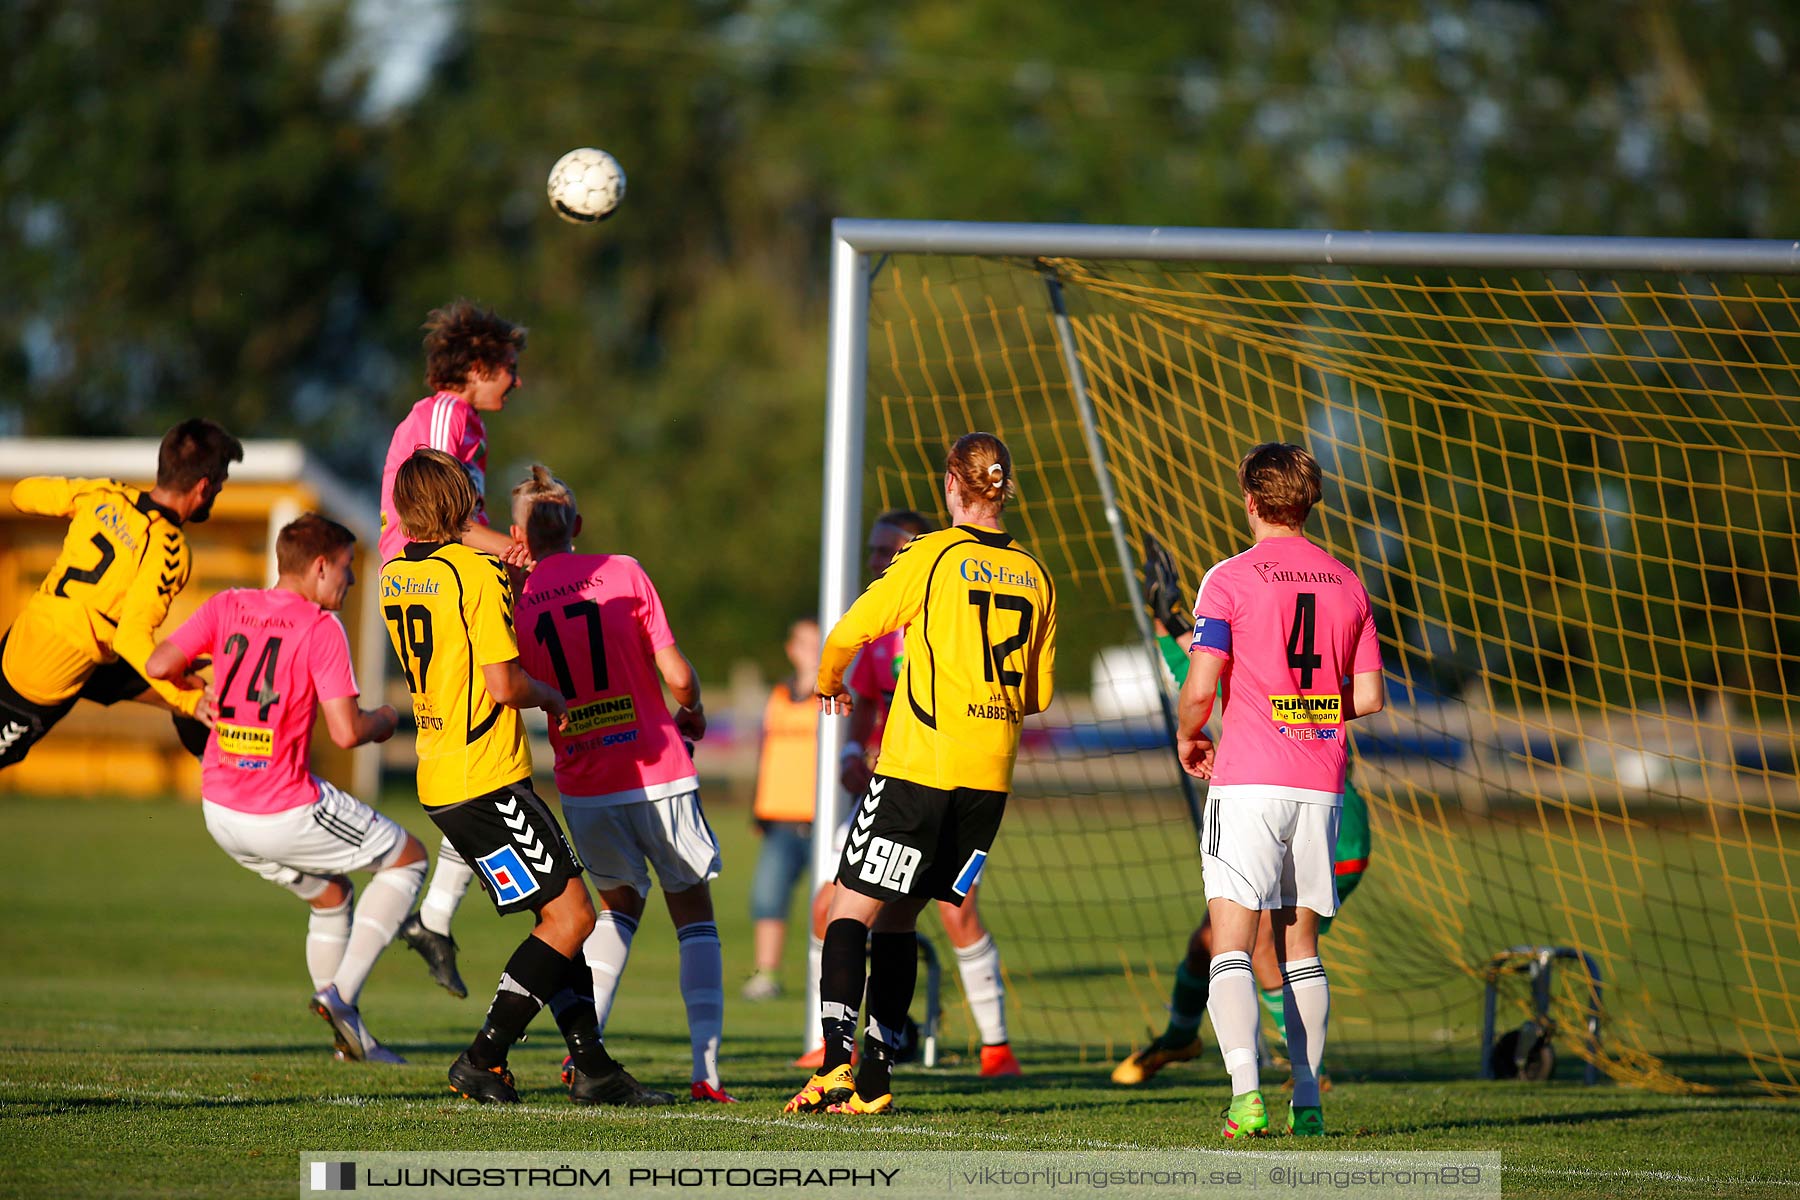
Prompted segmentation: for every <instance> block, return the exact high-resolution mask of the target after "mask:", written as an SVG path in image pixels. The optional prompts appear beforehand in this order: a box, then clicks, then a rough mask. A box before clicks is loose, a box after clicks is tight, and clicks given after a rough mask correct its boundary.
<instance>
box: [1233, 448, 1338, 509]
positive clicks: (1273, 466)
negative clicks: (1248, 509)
mask: <svg viewBox="0 0 1800 1200" xmlns="http://www.w3.org/2000/svg"><path fill="white" fill-rule="evenodd" d="M1238 486H1240V487H1242V488H1243V489H1244V494H1245V495H1246V496H1249V497H1250V498H1251V499H1253V500H1255V501H1256V514H1257V516H1259V517H1261V518H1262V519H1263V520H1264V521H1267V522H1268V523H1269V524H1271V525H1285V526H1287V527H1289V528H1292V529H1298V528H1300V526H1302V525H1304V524H1306V518H1307V515H1308V514H1309V513H1311V512H1312V510H1313V505H1315V504H1317V503H1318V502H1319V501H1320V499H1321V498H1322V497H1323V496H1324V495H1325V485H1324V473H1323V472H1321V471H1320V470H1319V460H1318V459H1316V458H1314V457H1313V456H1312V455H1311V454H1309V453H1307V451H1306V449H1305V447H1303V446H1295V445H1293V444H1291V443H1288V442H1264V443H1263V444H1262V445H1260V446H1257V447H1255V448H1254V449H1252V450H1251V451H1250V453H1248V454H1246V455H1244V458H1243V461H1242V462H1240V463H1238Z"/></svg>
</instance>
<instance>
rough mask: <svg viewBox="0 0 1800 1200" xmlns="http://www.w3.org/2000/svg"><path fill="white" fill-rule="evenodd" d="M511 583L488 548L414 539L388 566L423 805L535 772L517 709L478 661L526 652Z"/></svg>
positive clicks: (392, 621) (390, 609)
mask: <svg viewBox="0 0 1800 1200" xmlns="http://www.w3.org/2000/svg"><path fill="white" fill-rule="evenodd" d="M512 609H513V596H512V583H511V581H510V580H509V579H508V578H507V574H506V567H505V566H504V565H502V564H501V562H500V560H499V559H497V558H495V557H494V556H493V555H491V554H484V553H483V552H481V551H480V550H471V549H470V548H469V547H467V546H464V545H462V544H461V543H458V542H449V543H443V544H436V543H431V542H410V543H408V544H407V546H406V549H405V550H404V551H402V552H401V554H400V556H399V557H398V558H392V559H389V560H388V562H387V563H386V564H385V565H384V566H383V567H382V568H381V616H382V621H383V622H384V623H385V624H386V625H387V631H388V638H389V639H390V640H391V641H392V642H393V644H394V654H395V655H396V656H397V657H398V658H399V660H400V673H401V675H402V676H403V677H404V678H405V680H406V686H407V687H408V689H410V690H411V692H412V698H413V717H414V719H415V720H416V721H417V722H418V726H419V741H418V754H419V803H421V804H423V805H424V806H425V807H426V808H442V807H443V806H444V805H447V804H461V803H462V802H463V801H464V800H472V799H474V798H475V797H476V796H480V795H484V794H486V793H488V792H491V791H493V790H495V789H496V788H502V787H505V786H507V785H508V784H513V783H518V782H519V781H520V780H522V779H529V778H530V777H531V751H530V749H529V748H527V746H526V744H525V724H524V722H523V721H521V720H520V719H519V713H518V710H517V709H512V708H508V707H506V706H505V705H504V704H500V703H498V702H496V701H495V700H494V698H493V697H492V696H490V695H488V690H487V681H486V680H485V679H484V678H483V677H482V672H481V668H482V667H484V666H490V665H493V664H495V663H503V662H509V661H511V660H513V659H516V658H518V657H519V642H518V638H517V637H516V635H515V634H514V633H513V612H512Z"/></svg>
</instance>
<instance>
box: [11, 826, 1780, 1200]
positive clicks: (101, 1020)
mask: <svg viewBox="0 0 1800 1200" xmlns="http://www.w3.org/2000/svg"><path fill="white" fill-rule="evenodd" d="M389 811H390V812H393V813H395V814H396V815H398V816H399V817H400V818H401V819H402V821H403V822H405V823H406V824H407V825H409V826H411V827H412V828H414V829H416V830H421V831H423V830H425V829H426V828H427V822H425V821H424V819H423V817H422V815H421V814H420V813H418V811H417V810H416V809H414V808H411V807H410V806H405V805H401V804H398V803H396V804H393V805H391V806H390V807H389ZM0 812H3V813H4V828H5V830H6V832H7V835H8V838H9V840H10V842H11V843H12V844H13V845H14V847H15V848H16V850H17V851H19V853H18V854H17V855H16V857H15V860H14V865H13V869H12V870H11V871H9V872H8V873H7V874H6V876H5V879H4V881H0V912H4V913H5V920H4V921H3V922H0V961H4V962H5V964H6V970H5V981H6V986H5V989H4V991H3V992H0V995H3V996H4V999H3V1000H0V1017H3V1018H4V1030H5V1033H4V1041H5V1065H4V1067H0V1163H3V1164H4V1170H0V1193H3V1194H5V1195H33V1196H64V1195H67V1196H94V1195H154V1194H166V1195H182V1196H189V1195H203V1196H205V1195H220V1196H225V1195H230V1196H238V1195H291V1194H292V1192H293V1189H294V1186H295V1180H296V1172H297V1170H298V1165H297V1164H298V1158H297V1156H298V1155H299V1154H300V1153H302V1152H304V1151H309V1150H312V1151H330V1150H359V1149H360V1150H374V1149H393V1150H406V1149H421V1150H423V1149H462V1150H489V1149H518V1150H563V1151H570V1150H584V1149H598V1148H606V1149H619V1150H625V1149H702V1148H716V1149H757V1150H784V1149H786V1150H831V1149H840V1150H841V1149H853V1148H855V1147H856V1146H858V1145H859V1144H863V1143H864V1141H865V1139H868V1138H869V1137H870V1136H871V1134H872V1133H874V1134H878V1135H879V1142H880V1145H881V1146H882V1147H883V1148H885V1149H953V1148H960V1149H983V1148H1009V1149H1020V1150H1023V1149H1057V1148H1104V1147H1112V1146H1119V1147H1155V1148H1181V1147H1189V1146H1202V1147H1213V1146H1216V1145H1217V1144H1218V1142H1217V1138H1216V1131H1217V1125H1218V1121H1217V1116H1216V1114H1217V1113H1218V1111H1219V1109H1220V1107H1221V1106H1222V1105H1223V1103H1224V1101H1225V1098H1226V1097H1225V1088H1224V1086H1223V1081H1222V1073H1221V1070H1220V1068H1219V1066H1218V1063H1217V1059H1216V1055H1215V1054H1214V1053H1212V1052H1211V1051H1210V1050H1209V1052H1208V1054H1207V1055H1206V1056H1205V1057H1204V1058H1203V1059H1202V1060H1201V1061H1199V1062H1197V1063H1194V1064H1189V1065H1188V1066H1186V1067H1182V1068H1175V1069H1172V1070H1170V1071H1168V1072H1165V1073H1164V1075H1163V1076H1161V1077H1159V1078H1158V1079H1156V1080H1155V1081H1153V1082H1152V1083H1151V1084H1149V1085H1146V1086H1145V1087H1143V1088H1141V1089H1137V1090H1133V1091H1130V1092H1126V1091H1123V1090H1120V1089H1116V1088H1113V1087H1111V1086H1110V1085H1109V1084H1108V1082H1107V1078H1106V1073H1107V1066H1108V1064H1105V1063H1102V1062H1099V1061H1089V1062H1088V1063H1086V1064H1083V1063H1081V1062H1079V1061H1076V1060H1075V1058H1074V1057H1073V1056H1072V1055H1070V1054H1068V1053H1066V1052H1065V1051H1062V1050H1059V1049H1057V1048H1055V1047H1046V1046H1043V1045H1035V1044H1033V1043H1031V1042H1029V1041H1026V1040H1024V1039H1023V1038H1021V1040H1020V1044H1019V1045H1018V1050H1019V1053H1020V1056H1021V1058H1022V1059H1023V1060H1024V1062H1025V1066H1026V1070H1027V1072H1028V1074H1027V1075H1026V1077H1025V1078H1024V1079H1022V1080H1017V1081H1003V1082H1000V1083H989V1082H985V1081H982V1080H980V1079H979V1078H978V1076H977V1075H976V1073H975V1071H974V1068H973V1066H972V1064H971V1063H970V1062H968V1061H966V1058H965V1056H963V1055H960V1054H953V1055H952V1056H951V1060H950V1061H949V1062H948V1063H947V1064H946V1065H944V1066H942V1067H940V1068H939V1069H937V1070H934V1071H922V1070H917V1069H910V1070H908V1071H906V1072H905V1073H904V1074H903V1075H902V1076H901V1077H900V1079H899V1080H898V1082H897V1088H896V1090H897V1094H898V1095H899V1097H900V1100H901V1102H902V1104H903V1106H904V1107H903V1108H902V1110H901V1111H899V1112H896V1113H894V1114H893V1115H891V1116H887V1117H883V1118H879V1119H876V1120H873V1121H868V1122H863V1123H859V1124H855V1125H850V1124H846V1123H844V1122H841V1121H838V1120H834V1119H830V1118H808V1119H793V1118H784V1117H782V1116H781V1114H780V1107H781V1103H782V1101H783V1100H785V1099H786V1097H787V1096H788V1095H789V1094H791V1092H792V1091H793V1089H794V1088H795V1087H796V1086H798V1084H799V1083H800V1082H801V1081H802V1074H803V1073H802V1072H799V1071H796V1070H794V1069H792V1068H790V1067H789V1066H787V1063H788V1061H789V1059H791V1057H792V1056H793V1053H794V1052H795V1049H796V1042H797V1039H798V1035H799V1026H800V1015H799V1013H798V1005H797V1003H796V1002H794V1001H791V1000H790V1001H780V1002H775V1003H771V1004H761V1005H752V1004H747V1003H744V1002H742V1001H738V1000H737V999H736V991H735V989H736V986H737V984H738V982H739V981H740V980H741V979H742V978H743V976H744V975H745V974H747V972H748V969H749V965H750V964H749V928H748V917H747V915H746V911H745V909H746V905H745V902H744V895H745V891H746V889H747V887H748V877H749V873H750V866H751V863H752V861H753V859H754V855H755V843H754V839H753V838H752V837H751V836H750V834H749V833H748V831H747V829H746V825H745V821H744V816H743V813H742V811H741V810H732V809H724V810H722V811H715V812H714V814H713V816H714V824H715V826H716V827H717V829H718V832H719V834H720V837H721V840H722V841H723V842H724V843H725V846H724V849H725V862H726V874H725V876H724V877H723V878H722V879H721V880H720V881H719V883H718V884H717V885H716V895H717V896H718V897H719V901H720V903H719V905H718V907H719V923H720V927H721V932H722V934H723V937H724V940H725V952H726V976H727V986H728V988H730V989H731V992H730V1000H729V1002H728V1003H729V1007H728V1013H727V1031H726V1032H727V1038H726V1044H725V1058H724V1073H725V1079H726V1082H727V1085H728V1086H729V1087H731V1088H732V1090H734V1091H735V1092H737V1093H738V1094H739V1095H740V1096H742V1097H743V1098H744V1100H745V1103H743V1104H741V1105H738V1106H736V1107H734V1108H730V1109H723V1110H722V1109H712V1108H707V1109H702V1108H699V1107H697V1106H691V1105H682V1106H680V1107H678V1108H677V1109H675V1110H673V1111H670V1112H661V1113H655V1114H649V1115H639V1114H628V1113H619V1112H610V1111H590V1110H577V1109H575V1108H573V1107H572V1106H570V1105H569V1104H568V1102H567V1101H566V1099H564V1098H563V1096H562V1095H561V1092H560V1089H559V1088H558V1086H557V1085H556V1079H555V1072H556V1066H557V1063H558V1062H559V1061H560V1059H561V1056H562V1050H561V1048H560V1045H559V1044H558V1043H557V1040H556V1037H555V1033H554V1028H553V1026H551V1025H550V1023H549V1022H548V1021H542V1022H541V1023H540V1026H541V1027H540V1028H539V1029H538V1032H537V1035H536V1036H535V1037H534V1038H533V1039H532V1040H531V1041H530V1042H529V1043H527V1044H526V1045H524V1046H521V1047H520V1048H519V1049H518V1050H517V1051H516V1052H515V1054H514V1057H513V1064H512V1065H513V1067H514V1070H515V1071H516V1073H517V1074H518V1076H519V1082H520V1085H521V1091H522V1093H523V1094H524V1096H525V1099H526V1101H527V1103H526V1104H525V1105H523V1106H521V1107H520V1108H518V1109H508V1110H505V1111H496V1110H492V1109H478V1108H476V1107H474V1106H472V1105H468V1104H465V1103H462V1102H460V1101H456V1100H455V1099H453V1098H452V1097H451V1096H450V1095H449V1093H448V1092H447V1090H446V1089H445V1086H444V1069H445V1067H446V1066H447V1065H448V1063H449V1061H450V1059H451V1058H452V1057H454V1055H455V1054H456V1052H457V1051H458V1049H460V1047H461V1046H462V1045H463V1044H464V1043H465V1042H466V1041H467V1039H468V1037H469V1035H470V1034H471V1033H472V1032H473V1030H474V1029H475V1027H476V1025H477V1024H478V1023H479V1021H480V1019H481V1012H482V1008H483V1006H484V1002H485V999H486V991H487V989H488V988H489V987H491V985H492V981H493V978H494V976H495V974H496V973H497V971H498V968H499V966H500V964H501V963H502V962H503V961H504V958H505V955H506V954H507V953H508V951H509V950H510V947H511V946H512V945H513V944H515V943H516V942H517V939H518V938H519V937H521V936H523V934H524V932H525V922H524V921H523V919H520V918H514V919H511V920H507V921H502V920H500V919H499V918H497V917H495V916H494V915H493V913H492V911H491V909H490V908H489V907H488V906H487V904H486V902H485V901H484V900H482V899H481V898H480V897H479V896H475V897H472V898H471V902H470V903H469V904H468V905H466V906H465V907H464V909H463V912H462V914H461V915H460V916H459V918H458V926H457V935H458V938H459V940H460V941H461V942H462V944H463V969H464V974H465V976H466V977H468V979H469V982H470V985H471V987H472V988H474V989H476V991H477V992H478V993H479V994H478V995H476V996H474V997H472V998H471V999H469V1000H467V1001H461V1002H459V1001H456V1000H453V999H452V998H450V997H449V996H447V995H446V994H445V993H443V992H441V991H439V990H438V989H436V988H435V987H433V986H432V985H431V984H430V983H429V981H428V980H427V979H426V976H425V973H424V971H423V969H422V966H421V964H420V963H419V962H418V960H417V959H416V958H415V957H413V956H412V955H411V954H410V953H408V952H407V951H406V950H405V949H404V948H397V949H395V950H393V951H390V953H389V954H388V955H387V956H386V957H384V958H383V960H382V961H381V963H380V964H378V966H377V968H376V971H375V975H374V978H373V979H372V980H371V981H370V983H369V986H368V988H367V990H366V992H365V993H364V1004H363V1008H364V1013H365V1015H366V1017H367V1019H368V1021H369V1023H370V1026H371V1028H372V1029H373V1030H374V1031H375V1032H376V1034H377V1035H378V1036H380V1037H381V1038H382V1039H383V1040H384V1041H386V1042H387V1043H388V1044H389V1045H392V1046H394V1047H395V1048H396V1049H398V1050H400V1051H401V1052H402V1053H404V1054H406V1055H407V1056H408V1057H409V1058H410V1059H411V1060H412V1063H411V1065H409V1066H406V1067H400V1068H387V1069H382V1068H370V1067H361V1066H353V1065H347V1064H339V1063H336V1062H333V1061H332V1059H331V1056H330V1046H329V1039H328V1037H327V1036H326V1031H325V1028H324V1026H323V1023H322V1022H320V1021H319V1020H318V1019H317V1018H316V1017H314V1016H313V1015H312V1014H311V1013H310V1012H308V1011H307V1010H306V1006H305V1000H306V995H307V992H308V990H309V985H308V984H307V981H306V976H305V970H304V964H303V960H302V954H301V939H302V937H303V932H304V926H305V918H304V912H303V910H302V908H301V906H300V904H299V903H298V902H297V901H296V900H294V899H293V898H292V897H291V896H289V895H288V894H287V893H285V892H282V891H280V890H278V889H276V888H273V887H270V886H268V885H267V884H264V883H262V882H261V881H260V880H258V879H256V878H255V877H253V876H251V875H250V874H249V873H247V872H245V871H243V870H241V869H240V868H238V867H236V866H235V865H234V864H232V863H231V862H230V861H229V860H228V859H227V858H226V857H225V856H224V855H223V854H222V853H221V852H219V850H218V849H217V848H216V847H215V846H214V845H213V844H212V842H211V840H210V839H209V838H208V837H207V836H206V832H205V830H204V828H203V826H202V825H201V822H200V815H199V813H198V811H197V810H196V809H195V808H193V807H189V806H181V805H174V804H125V803H111V802H91V803H71V802H67V801H54V802H52V801H38V800H19V799H9V800H6V801H4V802H0ZM789 949H790V953H789V964H790V969H789V972H788V974H789V977H790V979H796V978H797V977H798V975H799V973H800V969H799V966H798V964H799V962H800V961H801V952H802V947H801V946H800V945H799V944H795V945H791V946H790V948H789ZM1177 952H1178V947H1176V946H1171V947H1170V954H1171V956H1173V954H1175V953H1177ZM675 967H676V956H675V953H674V937H673V934H672V931H671V930H670V928H669V925H668V918H667V916H666V915H665V914H663V913H662V911H661V910H660V909H659V908H653V909H652V911H651V913H650V914H649V915H648V916H647V917H646V920H645V921H644V925H643V928H642V930H641V931H640V933H639V934H638V939H637V943H636V953H635V955H634V957H633V959H632V962H631V967H630V970H629V973H628V975H627V978H626V982H625V986H624V988H623V990H622V993H621V996H620V1000H619V1003H618V1005H617V1007H616V1008H615V1010H614V1014H613V1019H612V1027H611V1029H610V1031H609V1033H610V1037H609V1044H610V1046H611V1047H612V1049H613V1050H614V1052H615V1053H616V1054H617V1055H619V1056H620V1057H621V1058H622V1059H624V1060H625V1061H626V1062H627V1063H628V1065H630V1066H631V1067H632V1069H633V1070H634V1072H635V1073H637V1074H638V1075H639V1077H640V1078H643V1079H645V1080H646V1081H647V1082H652V1083H657V1084H661V1085H663V1086H671V1087H674V1086H678V1085H685V1082H686V1080H687V1078H688V1075H687V1068H688V1054H687V1042H686V1035H685V1027H684V1024H683V1019H682V1013H681V1005H680V1001H679V993H678V988H677V983H676V970H675ZM1345 1003H1346V1004H1348V1003H1350V1001H1348V1000H1346V1001H1345ZM1129 1035H1130V1031H1125V1033H1124V1034H1123V1036H1127V1037H1128V1036H1129ZM958 1046H959V1047H960V1041H959V1042H958ZM1447 1073H1448V1072H1444V1071H1437V1072H1433V1073H1432V1074H1433V1076H1434V1077H1433V1078H1432V1079H1430V1080H1429V1081H1418V1080H1412V1081H1408V1080H1395V1079H1386V1078H1383V1079H1379V1080H1377V1079H1361V1080H1359V1079H1357V1078H1355V1077H1354V1075H1355V1073H1354V1072H1349V1073H1347V1074H1348V1076H1349V1077H1347V1078H1343V1079H1340V1081H1339V1083H1338V1086H1337V1087H1336V1088H1335V1089H1334V1090H1333V1091H1332V1092H1331V1093H1330V1094H1329V1095H1328V1097H1327V1109H1326V1112H1327V1116H1328V1119H1329V1121H1330V1123H1331V1127H1332V1129H1333V1131H1334V1132H1333V1135H1332V1136H1331V1137H1330V1138H1329V1139H1328V1140H1327V1142H1326V1143H1325V1145H1326V1147H1328V1148H1338V1149H1350V1148H1354V1149H1357V1150H1364V1151H1366V1150H1498V1151H1501V1152H1503V1153H1504V1154H1505V1156H1506V1159H1505V1161H1506V1176H1505V1178H1506V1191H1507V1194H1508V1195H1509V1196H1511V1195H1555V1196H1564V1195H1570V1196H1576V1195H1596V1196H1598V1195H1605V1196H1611V1195H1634V1196H1638V1195H1643V1196H1675V1195H1690V1194H1692V1193H1694V1192H1695V1191H1697V1190H1702V1189H1704V1190H1706V1191H1709V1192H1712V1193H1715V1194H1717V1195H1720V1196H1726V1195H1729V1196H1783V1197H1800V1168H1796V1167H1795V1165H1794V1162H1793V1153H1792V1151H1793V1147H1794V1146H1795V1145H1797V1144H1800V1106H1795V1105H1791V1104H1784V1103H1781V1102H1779V1101H1774V1100H1765V1099H1758V1098H1754V1097H1749V1096H1743V1097H1737V1096H1733V1097H1708V1098H1700V1099H1694V1098H1675V1097H1665V1096H1656V1095H1651V1094H1648V1093H1643V1092H1637V1091H1632V1090H1628V1089H1624V1088H1619V1087H1616V1086H1612V1085H1601V1086H1598V1087H1593V1088H1589V1087H1584V1086H1582V1085H1580V1084H1579V1083H1576V1082H1573V1081H1569V1082H1561V1081H1559V1082H1556V1083H1552V1084H1548V1085H1544V1086H1530V1085H1515V1084H1494V1083H1488V1084H1481V1083H1478V1082H1475V1081H1472V1080H1469V1081H1464V1080H1458V1079H1446V1078H1441V1077H1440V1076H1442V1075H1444V1074H1447ZM1567 1074H1570V1075H1573V1074H1574V1072H1572V1071H1571V1072H1567ZM1277 1109H1278V1110H1279V1105H1277ZM1290 1148H1292V1143H1288V1142H1286V1141H1285V1139H1276V1140H1270V1141H1268V1142H1266V1143H1262V1144H1259V1145H1257V1146H1254V1147H1252V1148H1250V1149H1249V1150H1247V1151H1246V1152H1248V1153H1261V1154H1267V1153H1283V1152H1285V1151H1287V1150H1288V1149H1290Z"/></svg>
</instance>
